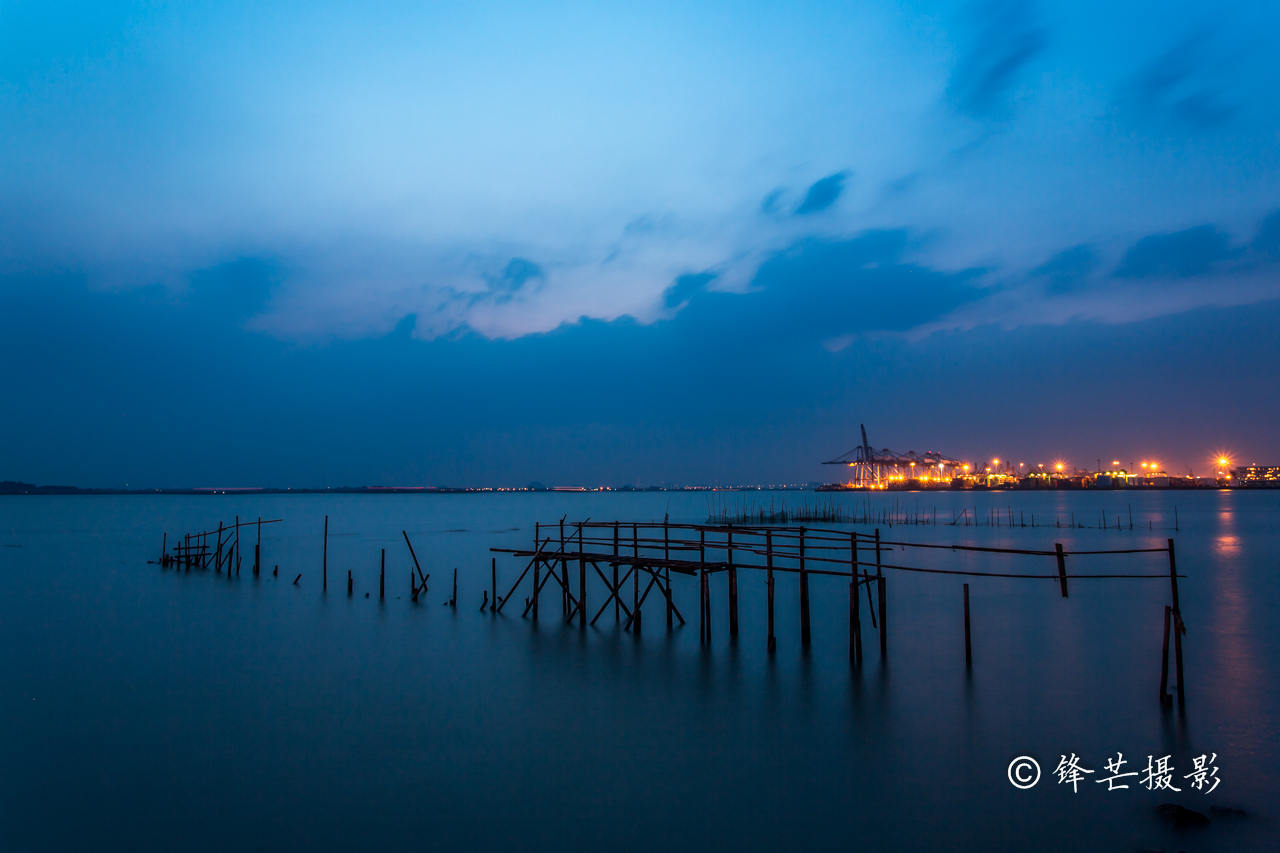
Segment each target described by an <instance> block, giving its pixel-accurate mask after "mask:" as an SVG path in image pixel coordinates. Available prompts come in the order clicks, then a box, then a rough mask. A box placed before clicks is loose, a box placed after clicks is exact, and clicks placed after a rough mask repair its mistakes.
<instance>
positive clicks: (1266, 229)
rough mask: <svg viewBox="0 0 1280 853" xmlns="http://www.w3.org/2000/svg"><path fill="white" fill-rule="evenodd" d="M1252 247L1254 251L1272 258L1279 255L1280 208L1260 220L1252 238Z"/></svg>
mask: <svg viewBox="0 0 1280 853" xmlns="http://www.w3.org/2000/svg"><path fill="white" fill-rule="evenodd" d="M1252 248H1253V250H1254V251H1255V252H1258V253H1260V254H1265V255H1270V256H1271V257H1273V258H1274V257H1277V256H1280V210H1277V211H1275V212H1274V213H1272V214H1271V215H1270V216H1268V217H1267V218H1266V219H1264V220H1262V225H1261V226H1260V227H1259V228H1258V233H1257V235H1256V236H1255V237H1254V238H1253V243H1252Z"/></svg>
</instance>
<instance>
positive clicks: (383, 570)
mask: <svg viewBox="0 0 1280 853" xmlns="http://www.w3.org/2000/svg"><path fill="white" fill-rule="evenodd" d="M386 597H387V549H386V548H383V549H382V566H381V567H380V568H379V569H378V598H386Z"/></svg>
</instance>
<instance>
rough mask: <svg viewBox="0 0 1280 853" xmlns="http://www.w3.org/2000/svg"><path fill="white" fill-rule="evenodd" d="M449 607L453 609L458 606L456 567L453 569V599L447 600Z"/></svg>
mask: <svg viewBox="0 0 1280 853" xmlns="http://www.w3.org/2000/svg"><path fill="white" fill-rule="evenodd" d="M449 606H450V607H453V608H457V606H458V569H457V567H456V566H455V567H454V569H453V598H450V599H449Z"/></svg>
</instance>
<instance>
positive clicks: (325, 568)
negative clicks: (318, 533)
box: [320, 515, 417, 598]
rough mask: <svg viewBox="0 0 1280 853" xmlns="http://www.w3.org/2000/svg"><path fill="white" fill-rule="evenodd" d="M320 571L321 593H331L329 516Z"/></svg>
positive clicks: (325, 527)
mask: <svg viewBox="0 0 1280 853" xmlns="http://www.w3.org/2000/svg"><path fill="white" fill-rule="evenodd" d="M405 541H406V542H408V541H409V540H408V537H406V538H405ZM410 550H412V546H410ZM320 571H321V572H322V573H323V575H322V580H321V583H320V590H321V592H328V591H329V516H327V515H326V516H325V517H324V546H323V550H321V552H320ZM409 577H413V575H410V576H409ZM415 589H416V588H415ZM414 598H417V592H416V591H415V593H414Z"/></svg>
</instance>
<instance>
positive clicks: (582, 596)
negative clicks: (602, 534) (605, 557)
mask: <svg viewBox="0 0 1280 853" xmlns="http://www.w3.org/2000/svg"><path fill="white" fill-rule="evenodd" d="M585 524H586V523H585V522H583V523H582V524H579V525H578V627H579V628H581V629H582V630H584V631H585V630H586V629H587V558H586V557H585V556H583V555H584V554H586V550H585V548H584V547H583V544H582V528H583V527H584V526H585Z"/></svg>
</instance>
